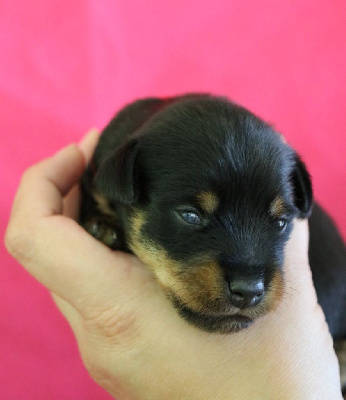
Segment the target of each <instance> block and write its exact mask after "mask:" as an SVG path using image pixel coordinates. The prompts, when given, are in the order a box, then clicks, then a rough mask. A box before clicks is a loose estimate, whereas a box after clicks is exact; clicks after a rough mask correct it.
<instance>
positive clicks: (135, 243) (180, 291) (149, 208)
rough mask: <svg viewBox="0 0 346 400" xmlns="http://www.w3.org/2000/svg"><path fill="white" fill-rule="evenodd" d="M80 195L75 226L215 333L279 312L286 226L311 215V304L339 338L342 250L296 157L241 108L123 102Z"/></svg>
mask: <svg viewBox="0 0 346 400" xmlns="http://www.w3.org/2000/svg"><path fill="white" fill-rule="evenodd" d="M82 187H83V201H82V209H81V223H82V224H83V226H85V228H86V229H87V230H88V231H89V232H90V233H91V234H93V235H94V236H95V237H96V238H98V239H99V240H101V241H102V242H104V243H105V244H107V245H108V246H109V247H111V248H114V249H120V250H125V251H130V252H133V253H134V254H136V255H137V256H138V257H139V258H140V259H141V260H142V261H143V262H144V263H145V264H146V265H147V266H148V267H149V268H150V269H151V270H152V271H153V273H154V274H155V275H156V277H157V280H158V281H159V283H160V284H161V285H162V287H163V290H164V291H165V293H166V294H167V296H168V297H169V298H170V299H171V301H172V303H173V304H174V306H175V307H176V308H177V310H178V312H179V313H180V315H181V316H182V317H183V318H185V319H186V320H187V321H189V322H190V323H192V324H194V325H195V326H197V327H199V328H201V329H204V330H206V331H210V332H219V333H229V332H234V331H237V330H239V329H242V328H246V327H247V326H249V325H250V324H251V323H252V322H253V321H254V320H255V319H256V318H257V317H260V316H261V315H264V314H266V313H268V312H269V311H270V310H272V309H274V308H275V307H276V306H277V304H278V302H279V301H280V299H281V296H282V293H283V290H284V289H283V288H284V275H283V271H282V265H283V253H284V247H285V244H286V242H287V240H288V237H289V234H290V232H291V229H292V221H293V219H294V218H307V217H309V216H310V214H311V212H312V215H311V218H310V229H311V239H310V262H311V267H312V271H313V277H314V281H315V286H316V289H317V293H318V298H319V301H320V304H321V305H322V307H323V309H324V311H325V313H326V318H327V322H328V324H329V327H330V331H331V333H332V335H333V337H334V339H335V340H341V341H342V340H343V339H346V315H345V313H344V310H345V306H346V251H345V246H344V244H343V242H342V240H341V238H340V236H339V234H338V232H337V230H336V228H335V227H334V226H333V224H332V223H331V221H330V220H329V218H328V217H327V216H326V215H325V213H324V212H323V211H322V210H321V209H320V208H319V207H318V206H317V205H315V206H314V207H313V208H312V205H313V204H312V201H313V200H312V189H311V182H310V177H309V174H308V172H307V171H306V168H305V165H304V164H303V163H302V161H301V160H300V158H299V156H298V155H297V154H296V152H295V151H294V150H292V149H291V148H290V147H289V146H288V145H287V144H286V143H285V142H284V140H283V139H282V137H281V136H280V135H279V134H278V133H277V132H275V131H274V130H273V128H271V127H270V126H269V125H267V124H266V123H264V122H263V121H262V120H260V119H259V118H257V117H256V116H254V115H253V114H251V113H250V112H249V111H247V110H245V109H244V108H242V107H239V106H238V105H236V104H234V103H231V102H229V101H227V100H226V99H224V98H219V97H212V96H209V95H197V94H196V95H194V94H192V95H186V96H180V97H174V98H168V99H157V98H150V99H144V100H140V101H137V102H135V103H133V104H130V105H128V106H127V107H125V108H124V109H123V110H122V111H121V112H119V114H117V115H116V117H115V118H114V119H113V120H112V121H111V123H110V124H109V125H108V126H107V127H106V128H105V130H104V131H103V133H102V136H101V138H100V142H99V145H98V147H97V149H96V151H95V154H94V157H93V160H92V163H91V164H90V166H89V169H88V171H87V172H86V174H85V176H84V178H83V185H82ZM312 209H313V211H312ZM343 314H344V315H343ZM339 346H340V347H342V344H339Z"/></svg>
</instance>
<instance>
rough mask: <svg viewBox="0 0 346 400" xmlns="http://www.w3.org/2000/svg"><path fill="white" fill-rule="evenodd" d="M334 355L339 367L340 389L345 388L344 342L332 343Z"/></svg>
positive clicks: (345, 352) (345, 358) (345, 359)
mask: <svg viewBox="0 0 346 400" xmlns="http://www.w3.org/2000/svg"><path fill="white" fill-rule="evenodd" d="M334 348H335V352H336V355H337V357H338V360H339V365H340V378H341V387H342V388H343V389H345V388H346V340H340V341H338V342H335V343H334Z"/></svg>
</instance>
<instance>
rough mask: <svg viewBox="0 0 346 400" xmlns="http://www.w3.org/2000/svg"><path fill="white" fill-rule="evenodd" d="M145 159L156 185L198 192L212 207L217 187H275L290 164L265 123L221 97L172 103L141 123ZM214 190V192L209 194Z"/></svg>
mask: <svg viewBox="0 0 346 400" xmlns="http://www.w3.org/2000/svg"><path fill="white" fill-rule="evenodd" d="M144 138H145V145H144V148H145V151H146V156H145V163H146V164H147V169H148V170H149V171H150V178H151V179H153V180H154V181H156V182H157V184H158V185H161V187H165V190H167V193H168V192H169V189H170V188H171V189H172V190H173V189H174V188H177V187H178V188H179V189H180V190H181V191H182V192H186V193H191V194H194V195H195V196H199V199H198V200H199V202H200V204H202V205H204V207H206V208H209V209H214V208H216V207H215V204H216V203H217V200H215V194H216V196H218V194H219V193H220V185H221V186H222V187H224V186H225V185H227V186H228V188H229V191H232V190H233V191H234V190H239V187H240V186H243V188H244V191H245V192H246V191H247V190H248V189H249V187H248V186H249V185H250V184H251V182H255V181H256V182H257V186H258V189H259V190H262V191H263V190H264V189H265V188H267V187H268V182H271V183H272V184H274V185H279V183H280V180H282V178H283V176H282V175H283V174H284V175H285V171H286V175H287V170H288V169H289V167H290V149H289V147H288V146H287V145H286V144H285V143H284V142H283V141H282V139H281V138H280V136H279V135H278V134H277V133H276V132H275V131H274V130H273V129H272V128H271V127H270V126H269V125H267V124H266V123H264V122H263V121H262V120H260V119H259V118H257V117H256V116H254V115H253V114H251V113H250V112H249V111H247V110H245V109H243V108H241V107H239V106H236V105H234V104H232V103H229V102H228V101H225V100H222V99H221V100H220V99H216V100H215V99H210V98H206V99H202V100H198V101H196V100H194V101H192V100H190V101H187V102H183V103H179V104H176V105H172V106H171V107H170V108H168V109H167V110H165V111H164V112H162V113H160V114H159V115H158V116H157V117H156V118H155V119H153V121H151V123H150V124H148V125H147V126H146V132H145V135H144ZM211 193H213V195H211Z"/></svg>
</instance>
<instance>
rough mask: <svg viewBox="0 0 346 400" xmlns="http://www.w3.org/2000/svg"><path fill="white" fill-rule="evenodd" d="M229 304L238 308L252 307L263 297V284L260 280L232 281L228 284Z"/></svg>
mask: <svg viewBox="0 0 346 400" xmlns="http://www.w3.org/2000/svg"><path fill="white" fill-rule="evenodd" d="M229 290H230V298H231V303H232V304H233V305H234V306H236V307H239V308H248V307H253V306H255V305H256V304H258V303H259V302H260V301H261V299H262V298H263V296H264V284H263V281H261V280H256V281H248V280H240V279H238V280H234V281H231V282H230V284H229Z"/></svg>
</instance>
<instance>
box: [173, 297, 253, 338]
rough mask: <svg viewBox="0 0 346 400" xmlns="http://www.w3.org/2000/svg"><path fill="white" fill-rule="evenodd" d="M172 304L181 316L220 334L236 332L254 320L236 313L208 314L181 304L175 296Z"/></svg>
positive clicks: (205, 329)
mask: <svg viewBox="0 0 346 400" xmlns="http://www.w3.org/2000/svg"><path fill="white" fill-rule="evenodd" d="M173 304H174V306H175V307H176V309H177V310H178V313H179V315H180V316H181V317H182V318H184V319H185V320H186V321H187V322H189V323H190V324H192V325H194V326H197V327H198V328H200V329H202V330H204V331H206V332H215V333H222V334H225V333H232V332H237V331H239V330H241V329H245V328H247V327H249V326H250V325H251V324H252V323H253V322H254V319H252V318H250V317H247V316H244V315H240V314H237V313H234V314H226V313H225V314H208V313H207V312H206V313H204V312H202V311H196V310H193V309H191V308H189V307H187V306H186V305H184V304H182V303H181V302H180V301H179V300H178V299H177V298H176V297H175V298H174V300H173Z"/></svg>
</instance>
